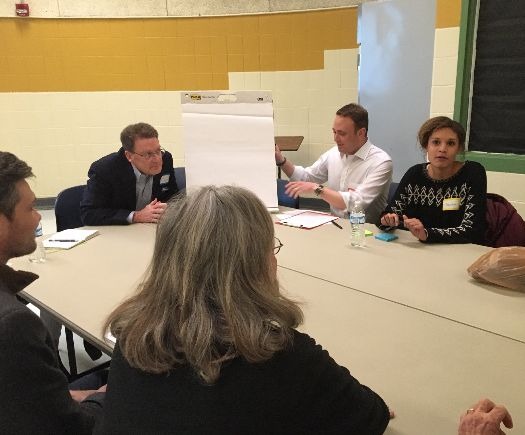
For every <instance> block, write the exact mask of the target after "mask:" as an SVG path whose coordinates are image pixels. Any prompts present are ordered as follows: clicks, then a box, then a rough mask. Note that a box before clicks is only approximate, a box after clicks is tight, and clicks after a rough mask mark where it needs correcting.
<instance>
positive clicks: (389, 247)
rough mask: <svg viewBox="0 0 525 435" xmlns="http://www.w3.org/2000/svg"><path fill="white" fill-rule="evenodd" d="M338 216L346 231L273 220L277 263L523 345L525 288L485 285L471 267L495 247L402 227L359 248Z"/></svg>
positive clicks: (327, 225)
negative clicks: (417, 234) (437, 240)
mask: <svg viewBox="0 0 525 435" xmlns="http://www.w3.org/2000/svg"><path fill="white" fill-rule="evenodd" d="M337 222H338V223H339V224H340V225H341V226H342V227H343V230H341V229H339V228H337V227H336V226H334V225H331V224H326V225H323V226H321V227H317V228H314V229H311V230H304V229H300V228H293V227H287V226H284V225H275V229H276V236H277V237H279V239H280V240H281V242H282V243H283V244H284V246H283V248H282V249H281V251H280V252H279V257H278V261H279V266H281V267H283V268H287V269H290V270H295V271H297V272H301V273H304V274H307V275H310V276H313V277H316V278H320V279H323V280H326V281H328V282H333V283H336V284H340V285H342V286H345V287H348V288H349V289H353V290H357V291H360V292H363V293H367V294H370V295H374V296H377V297H379V298H383V299H386V300H389V301H392V302H395V303H398V304H401V305H406V306H409V307H412V308H416V309H418V310H421V311H424V312H428V313H431V314H434V315H437V316H441V317H444V318H447V319H450V320H454V321H457V322H460V323H465V324H467V325H470V326H474V327H476V328H479V329H482V330H486V331H490V332H492V333H495V334H500V335H502V336H505V337H509V338H512V339H514V340H518V341H521V342H523V343H525V320H524V313H525V294H524V293H520V292H515V291H510V290H505V289H503V288H501V287H496V286H492V285H487V284H482V283H480V282H477V281H475V280H474V279H472V278H470V276H469V275H468V273H467V268H468V267H469V266H470V265H471V264H472V263H473V262H474V261H475V260H476V259H477V258H479V257H480V256H481V255H482V254H484V253H485V252H487V251H488V250H489V249H490V248H487V247H484V246H479V245H473V244H459V245H450V244H424V243H421V242H419V241H418V240H416V239H415V238H414V237H413V236H412V235H411V234H410V233H409V232H408V231H402V230H398V231H396V232H395V234H396V235H398V236H399V239H398V240H395V241H392V242H383V241H380V240H377V239H375V238H374V237H366V247H364V248H355V247H352V246H350V229H349V223H348V222H347V221H346V220H341V219H339V220H337ZM367 228H368V229H370V230H372V231H373V232H374V234H375V233H378V232H379V230H378V229H377V228H376V227H375V226H373V225H367Z"/></svg>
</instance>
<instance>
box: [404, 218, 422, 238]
mask: <svg viewBox="0 0 525 435" xmlns="http://www.w3.org/2000/svg"><path fill="white" fill-rule="evenodd" d="M403 225H404V226H405V228H406V229H407V230H408V231H410V232H411V233H412V234H413V235H414V236H415V237H417V238H418V239H419V240H421V241H422V242H424V241H425V240H427V238H428V234H427V231H426V230H425V227H424V226H423V223H422V222H421V221H420V220H419V219H417V218H409V217H407V216H405V215H403Z"/></svg>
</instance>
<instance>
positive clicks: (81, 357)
mask: <svg viewBox="0 0 525 435" xmlns="http://www.w3.org/2000/svg"><path fill="white" fill-rule="evenodd" d="M39 213H40V214H41V215H42V228H43V230H44V235H50V234H53V233H55V232H56V224H55V211H54V210H52V209H51V210H39ZM29 307H30V308H31V309H32V310H33V311H34V312H36V313H37V314H39V312H40V311H39V310H38V308H36V307H35V306H32V305H31V304H29ZM73 337H74V340H75V351H76V357H77V368H78V371H79V372H83V371H85V370H88V369H90V368H92V367H94V366H96V365H99V364H102V363H103V362H105V361H107V360H109V359H110V358H109V357H108V356H106V355H103V356H102V358H100V359H98V360H97V361H91V358H90V357H89V356H88V355H87V354H86V352H85V351H84V344H83V342H82V339H81V338H80V337H79V336H77V335H76V334H73ZM58 350H59V353H60V358H61V359H62V362H63V363H64V365H65V366H66V368H67V367H69V365H68V357H67V347H66V338H65V334H64V329H63V328H62V335H61V336H60V343H59V345H58Z"/></svg>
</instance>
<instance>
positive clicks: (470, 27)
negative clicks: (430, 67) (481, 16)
mask: <svg viewBox="0 0 525 435" xmlns="http://www.w3.org/2000/svg"><path fill="white" fill-rule="evenodd" d="M476 8H477V0H462V1H461V21H460V27H459V48H458V66H457V73H456V94H455V98H454V119H455V120H456V121H458V122H460V123H461V124H462V125H467V121H468V108H469V98H470V79H471V77H470V75H471V74H470V72H471V70H472V53H473V51H474V36H475V35H474V29H475V23H476Z"/></svg>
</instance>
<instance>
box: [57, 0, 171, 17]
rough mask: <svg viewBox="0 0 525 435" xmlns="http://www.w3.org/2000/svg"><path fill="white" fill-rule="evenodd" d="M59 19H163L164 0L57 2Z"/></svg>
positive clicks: (165, 14) (69, 0) (164, 14)
mask: <svg viewBox="0 0 525 435" xmlns="http://www.w3.org/2000/svg"><path fill="white" fill-rule="evenodd" d="M58 2H59V4H60V15H59V16H60V17H82V18H89V17H165V16H167V10H166V1H165V0H148V1H142V0H105V1H101V0H97V1H93V2H86V1H77V0H58Z"/></svg>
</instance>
